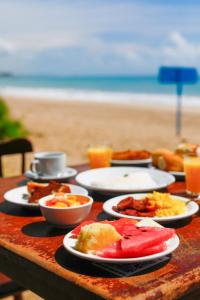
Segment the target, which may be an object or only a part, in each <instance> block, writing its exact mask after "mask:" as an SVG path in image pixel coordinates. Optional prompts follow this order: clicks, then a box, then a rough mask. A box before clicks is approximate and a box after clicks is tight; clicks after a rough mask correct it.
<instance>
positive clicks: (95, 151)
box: [87, 144, 112, 169]
mask: <svg viewBox="0 0 200 300" xmlns="http://www.w3.org/2000/svg"><path fill="white" fill-rule="evenodd" d="M87 154H88V159H89V165H90V168H92V169H94V168H106V167H110V165H111V159H112V147H111V146H110V145H108V144H96V145H90V146H89V147H88V151H87Z"/></svg>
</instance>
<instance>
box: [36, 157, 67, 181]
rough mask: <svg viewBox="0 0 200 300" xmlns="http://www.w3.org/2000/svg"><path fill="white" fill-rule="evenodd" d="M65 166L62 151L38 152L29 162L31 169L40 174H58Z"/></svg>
mask: <svg viewBox="0 0 200 300" xmlns="http://www.w3.org/2000/svg"><path fill="white" fill-rule="evenodd" d="M65 167H66V154H65V153H63V152H38V153H35V155H34V160H32V162H31V171H32V172H34V173H37V174H38V175H42V176H59V175H60V174H62V173H63V172H64V170H65Z"/></svg>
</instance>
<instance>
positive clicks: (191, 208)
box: [103, 194, 199, 222]
mask: <svg viewBox="0 0 200 300" xmlns="http://www.w3.org/2000/svg"><path fill="white" fill-rule="evenodd" d="M147 195H148V194H128V195H121V196H118V197H114V198H112V199H110V200H108V201H106V202H105V203H104V205H103V210H104V211H105V212H106V213H107V214H109V215H111V216H113V217H117V218H124V217H126V218H130V219H135V220H142V219H145V217H137V216H129V215H125V214H121V213H118V212H116V211H114V210H113V206H116V205H117V204H118V203H119V202H120V201H121V200H122V199H124V198H126V197H130V196H132V197H134V199H141V198H144V197H145V196H147ZM173 197H174V198H176V199H178V200H180V201H183V202H188V201H189V199H187V198H184V197H179V196H174V195H173ZM198 210H199V206H198V204H197V203H196V202H194V201H189V202H188V204H187V211H186V213H184V214H181V215H177V216H171V217H152V218H151V219H152V220H154V221H157V222H169V221H176V220H180V219H184V218H187V217H190V216H192V215H194V214H195V213H196V212H197V211H198Z"/></svg>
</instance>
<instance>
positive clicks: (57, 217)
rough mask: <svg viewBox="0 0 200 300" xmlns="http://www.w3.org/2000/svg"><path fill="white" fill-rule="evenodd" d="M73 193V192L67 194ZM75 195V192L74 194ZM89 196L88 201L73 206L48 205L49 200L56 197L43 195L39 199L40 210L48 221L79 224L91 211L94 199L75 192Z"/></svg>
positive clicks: (55, 223)
mask: <svg viewBox="0 0 200 300" xmlns="http://www.w3.org/2000/svg"><path fill="white" fill-rule="evenodd" d="M65 195H69V196H70V195H72V194H65ZM73 195H74V194H73ZM75 196H81V197H84V198H87V200H88V202H87V203H85V204H82V205H79V206H72V207H62V208H61V207H52V206H48V205H46V202H47V200H51V199H54V198H55V196H54V195H49V196H46V197H43V198H41V199H40V200H39V206H40V210H41V212H42V214H43V216H44V217H45V219H46V221H47V222H49V223H52V224H54V225H58V226H67V225H71V226H72V225H77V224H79V223H80V222H82V221H83V220H84V219H85V218H86V217H87V216H88V214H89V213H90V210H91V208H92V204H93V199H92V198H91V197H89V196H86V195H79V194H75Z"/></svg>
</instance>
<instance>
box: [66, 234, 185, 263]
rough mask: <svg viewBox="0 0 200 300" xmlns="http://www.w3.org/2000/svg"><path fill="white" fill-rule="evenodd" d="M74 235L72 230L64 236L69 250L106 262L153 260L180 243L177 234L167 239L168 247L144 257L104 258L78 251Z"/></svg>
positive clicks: (77, 254) (167, 252)
mask: <svg viewBox="0 0 200 300" xmlns="http://www.w3.org/2000/svg"><path fill="white" fill-rule="evenodd" d="M72 237H73V235H72V234H71V232H69V233H68V234H67V235H66V236H65V237H64V240H63V245H64V247H65V249H66V250H67V251H69V252H70V253H71V254H73V255H75V256H77V257H79V258H83V259H87V260H91V261H96V262H105V263H132V262H143V261H148V260H153V259H156V258H160V257H163V256H165V255H167V254H169V253H171V252H173V251H174V250H175V249H176V248H177V247H178V245H179V238H178V236H177V235H176V234H175V235H174V236H173V237H172V238H171V239H169V240H168V241H166V244H167V249H166V250H165V251H162V252H160V253H156V254H152V255H148V256H143V257H136V258H104V257H100V256H97V255H93V254H86V253H82V252H79V251H77V250H76V249H75V248H74V247H75V244H76V241H77V240H76V239H74V238H72Z"/></svg>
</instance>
